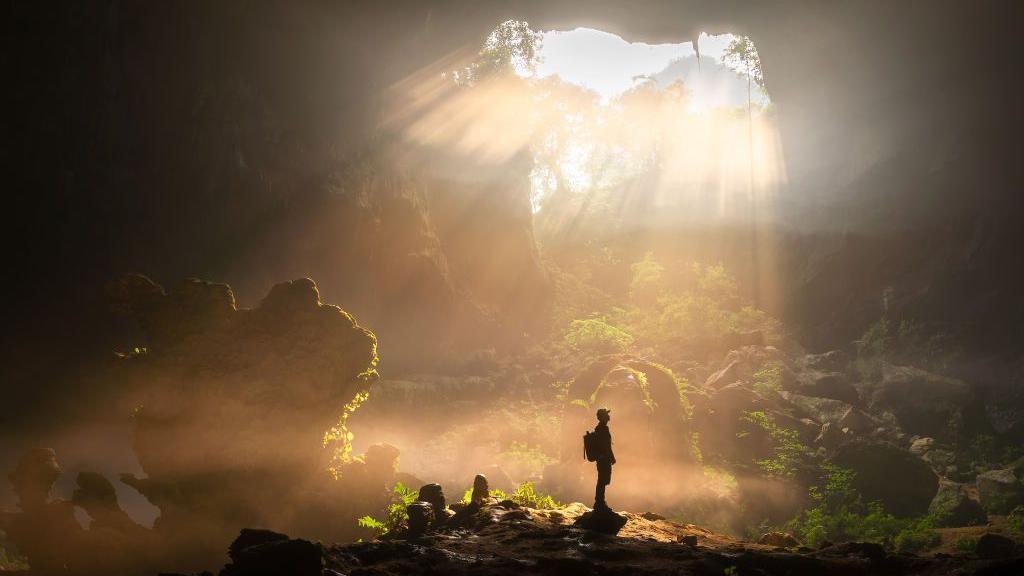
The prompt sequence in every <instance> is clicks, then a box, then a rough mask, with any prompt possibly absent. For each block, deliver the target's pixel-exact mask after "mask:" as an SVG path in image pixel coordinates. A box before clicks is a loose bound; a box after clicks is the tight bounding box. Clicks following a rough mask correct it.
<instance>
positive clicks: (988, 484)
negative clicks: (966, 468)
mask: <svg viewBox="0 0 1024 576" xmlns="http://www.w3.org/2000/svg"><path fill="white" fill-rule="evenodd" d="M975 482H976V483H977V486H978V500H980V501H981V505H982V506H983V507H984V508H985V510H988V511H989V512H990V513H992V514H1007V513H1009V512H1010V511H1011V510H1013V509H1014V508H1015V507H1016V506H1018V505H1020V504H1024V458H1021V459H1019V460H1017V461H1016V462H1014V463H1013V464H1011V465H1010V466H1008V467H1006V468H1002V469H999V470H989V471H988V472H983V473H981V474H978V478H977V480H976V481H975Z"/></svg>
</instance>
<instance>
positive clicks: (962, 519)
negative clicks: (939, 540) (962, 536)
mask: <svg viewBox="0 0 1024 576" xmlns="http://www.w3.org/2000/svg"><path fill="white" fill-rule="evenodd" d="M928 514H929V515H932V516H934V517H936V518H938V522H939V526H942V527H953V526H978V525H981V524H984V523H985V522H986V521H987V520H988V517H987V516H986V515H985V510H984V509H982V507H981V504H979V503H978V502H977V501H976V500H972V499H971V498H970V497H969V496H968V494H967V490H966V488H965V487H964V485H962V484H957V483H955V482H941V483H939V491H938V492H937V493H936V494H935V498H933V499H932V502H931V504H929V505H928Z"/></svg>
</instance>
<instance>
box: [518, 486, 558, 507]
mask: <svg viewBox="0 0 1024 576" xmlns="http://www.w3.org/2000/svg"><path fill="white" fill-rule="evenodd" d="M509 500H511V501H513V502H515V503H516V504H519V505H520V506H525V507H527V508H537V509H538V510H553V509H555V508H558V506H559V505H558V502H555V499H554V498H552V497H551V496H550V495H548V494H538V493H537V491H536V490H534V488H533V483H532V482H523V483H522V484H520V485H519V487H518V488H516V491H515V492H513V493H512V494H511V495H510V496H509Z"/></svg>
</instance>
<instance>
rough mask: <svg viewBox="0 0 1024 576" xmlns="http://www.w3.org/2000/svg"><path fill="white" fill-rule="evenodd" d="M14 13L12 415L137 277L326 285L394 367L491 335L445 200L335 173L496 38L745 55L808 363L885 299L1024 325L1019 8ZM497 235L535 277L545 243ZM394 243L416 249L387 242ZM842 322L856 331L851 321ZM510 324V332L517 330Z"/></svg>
mask: <svg viewBox="0 0 1024 576" xmlns="http://www.w3.org/2000/svg"><path fill="white" fill-rule="evenodd" d="M6 10H7V14H6V15H7V18H5V21H6V22H7V23H8V26H9V28H10V30H9V32H10V33H9V34H5V41H6V43H7V50H5V54H7V55H8V58H9V61H10V67H9V70H10V76H11V82H10V85H11V86H12V89H11V90H9V91H7V92H6V93H5V94H4V96H3V98H4V101H5V103H6V107H7V109H8V116H9V119H10V122H9V129H8V130H9V137H8V145H6V146H5V147H4V149H3V156H2V157H3V159H4V162H5V164H6V165H7V168H8V170H7V172H8V174H9V183H8V199H9V200H8V202H9V208H10V209H8V210H5V211H4V212H5V222H4V224H5V225H4V226H3V234H4V236H5V237H4V246H6V247H7V249H6V250H5V262H6V263H7V266H8V271H9V272H10V274H11V276H12V277H14V278H19V279H21V280H19V281H15V282H8V283H5V285H4V298H3V302H4V304H5V310H4V313H5V317H6V318H8V319H9V322H10V326H12V328H11V330H9V331H8V332H7V334H5V335H4V339H5V340H4V342H3V343H4V350H5V352H6V357H5V364H6V365H7V366H9V368H8V370H9V374H10V382H12V384H11V385H10V389H11V401H10V402H7V403H5V404H4V410H3V415H4V417H5V418H4V420H5V421H8V422H18V421H21V420H23V418H22V415H23V411H21V410H20V409H19V408H18V407H19V406H24V405H39V404H40V402H39V398H40V397H39V394H43V393H44V392H42V391H41V390H43V388H42V387H38V386H35V387H34V386H31V385H30V383H34V382H40V381H46V382H53V383H54V384H53V385H54V386H55V387H57V388H56V389H59V386H60V384H59V383H60V382H63V381H66V380H67V370H68V368H67V367H66V366H67V365H78V363H76V362H75V361H74V360H69V361H68V362H64V363H52V362H39V361H38V359H39V358H45V357H46V356H47V350H49V349H51V348H57V349H61V350H63V351H65V354H67V355H68V358H71V359H73V358H78V359H84V358H88V357H91V356H96V355H100V354H105V353H107V352H108V351H109V350H110V349H111V348H115V347H117V346H118V345H120V344H123V343H125V342H130V341H131V340H130V339H128V338H126V337H124V336H123V326H120V325H117V324H116V323H113V322H111V321H110V320H109V318H108V317H107V316H106V312H105V309H104V306H103V304H102V286H103V283H104V282H105V281H106V280H108V279H109V278H111V277H112V276H114V275H116V274H118V273H121V272H125V271H143V272H147V273H149V274H151V275H152V276H153V277H154V278H156V279H158V280H163V281H176V280H177V279H178V278H181V277H187V276H202V277H204V278H211V279H215V280H220V281H227V282H230V284H231V285H232V286H233V287H234V288H235V292H236V295H237V296H238V298H239V299H240V302H241V303H242V304H252V303H254V302H255V300H256V298H258V297H259V296H260V295H261V294H262V293H263V291H264V290H266V288H267V286H269V285H271V284H272V283H274V282H275V281H278V280H280V279H281V278H288V277H300V276H310V277H313V278H315V279H316V280H317V281H318V283H319V285H320V289H321V292H322V293H323V294H324V297H325V299H328V300H329V301H332V302H339V303H341V304H342V305H344V306H345V308H346V309H347V310H350V311H351V312H352V313H353V314H354V315H355V316H356V318H357V319H358V320H359V321H360V323H362V324H365V325H368V326H370V327H372V328H374V330H375V331H376V332H377V333H378V335H379V336H380V340H381V353H382V357H383V358H385V360H384V365H383V367H382V368H383V369H384V370H387V366H388V364H387V362H388V361H389V360H388V358H390V357H396V358H397V357H398V356H400V354H399V352H398V351H399V350H401V349H402V348H406V349H413V348H414V347H416V346H417V345H419V344H422V343H424V342H430V343H431V344H433V343H435V342H438V343H440V344H438V347H437V348H436V349H431V350H430V351H429V352H428V353H427V354H424V356H425V357H426V358H428V359H429V358H436V356H437V354H439V353H441V352H442V351H443V350H444V349H446V348H450V347H451V342H452V340H451V339H452V338H454V336H452V335H451V334H452V333H453V332H454V333H457V332H458V330H453V328H452V326H453V325H452V323H451V321H450V319H451V318H456V317H460V318H461V317H466V318H470V320H466V322H467V324H465V325H466V326H480V327H481V328H479V329H480V330H481V331H484V330H491V329H492V327H493V326H494V325H501V324H502V322H501V319H500V318H499V319H497V320H496V321H494V322H491V321H490V320H488V319H487V316H488V311H487V310H486V309H488V308H500V307H501V306H498V305H497V304H501V303H502V299H501V295H500V294H497V293H494V292H490V291H489V290H491V288H493V286H494V285H496V284H500V281H499V280H500V275H499V276H494V275H493V274H492V275H491V276H487V275H486V274H485V275H483V276H479V275H477V274H478V271H477V270H476V269H475V268H474V267H473V265H474V264H475V265H476V266H477V267H480V258H482V257H483V256H484V255H486V253H487V250H488V247H487V245H482V246H480V247H479V252H478V253H470V254H460V253H457V252H458V251H457V250H454V249H453V250H449V249H448V248H446V246H445V243H446V238H447V240H448V241H449V243H450V240H451V238H452V231H451V229H446V228H445V226H444V225H443V224H444V219H443V214H444V213H445V212H450V210H448V209H446V208H445V207H444V206H443V203H442V204H438V205H437V206H436V209H437V214H436V215H432V214H431V206H430V198H432V197H433V198H435V199H436V198H441V197H443V196H444V195H445V194H446V193H447V192H450V190H451V187H446V186H447V185H446V184H445V183H444V182H443V179H442V180H432V181H431V180H428V179H423V180H415V179H413V180H411V181H410V180H402V178H404V177H407V176H408V175H407V174H397V175H391V174H388V173H387V169H386V167H385V169H383V173H381V172H380V171H378V172H377V173H375V176H374V178H375V179H374V178H371V179H369V180H368V181H371V182H376V183H377V185H376V188H373V189H372V190H371V189H368V188H367V189H365V190H364V191H366V190H369V191H368V192H366V193H365V194H362V195H355V196H353V195H349V194H346V193H345V190H346V188H344V187H343V186H342V187H341V188H339V186H338V183H337V174H338V173H339V171H344V170H345V167H346V166H347V165H348V163H350V162H352V161H353V158H358V153H360V151H364V150H366V149H367V148H368V147H370V148H372V147H373V146H374V145H375V137H376V135H377V134H378V126H377V119H378V118H379V113H380V109H381V106H382V95H383V94H385V93H386V91H387V89H388V87H390V86H392V85H393V84H394V83H395V82H398V81H401V80H402V79H403V78H406V77H407V76H409V75H410V74H413V73H414V72H415V71H417V70H420V69H422V68H423V67H425V66H428V65H430V64H433V63H435V62H437V61H439V60H441V59H443V58H445V57H447V56H449V55H450V54H451V53H452V52H453V51H456V50H460V49H462V50H465V49H467V48H468V49H470V50H471V49H472V47H474V46H477V45H479V43H480V41H481V40H482V39H483V37H484V36H485V35H486V33H487V32H488V31H489V30H490V29H491V28H492V27H493V26H494V25H495V24H496V23H498V22H500V21H502V20H504V19H506V18H525V19H527V20H528V21H530V23H531V24H532V25H533V26H534V27H535V28H539V29H553V28H558V29H569V28H572V27H575V26H593V27H599V28H601V29H604V30H608V31H611V32H615V33H618V34H620V35H622V36H623V37H624V38H626V39H627V40H630V41H648V42H663V41H685V40H688V39H691V38H694V37H696V35H697V33H698V32H699V31H702V30H703V31H708V32H712V33H715V32H719V33H720V32H727V31H732V32H740V33H745V34H749V35H750V36H752V37H753V39H754V41H755V43H756V44H757V46H758V48H759V51H760V53H761V56H762V60H763V66H764V71H765V76H766V78H767V82H768V89H769V91H770V92H771V94H772V97H773V100H774V102H775V104H776V106H777V111H778V115H779V121H780V127H781V128H780V129H781V132H782V138H783V146H784V151H785V155H786V165H787V170H788V174H789V186H788V188H787V189H786V190H785V191H784V192H783V193H782V194H781V195H780V198H779V199H778V200H777V204H776V205H775V206H774V207H773V208H774V210H775V211H776V213H777V218H778V223H779V226H780V227H785V228H786V229H787V230H790V229H792V230H793V233H794V234H795V235H796V236H797V237H796V239H795V240H793V242H794V245H795V246H797V247H800V246H807V245H810V247H805V248H802V250H804V252H800V251H799V250H796V251H794V254H797V255H798V256H799V257H794V258H793V259H791V261H789V263H788V264H787V266H789V268H786V269H785V271H784V272H785V275H784V276H785V278H786V281H787V283H788V284H787V285H786V286H785V287H784V294H785V298H784V302H783V303H782V304H781V307H780V310H781V312H782V313H783V315H784V316H785V317H786V319H787V320H789V321H791V322H792V323H793V325H794V326H796V327H797V328H799V329H800V330H802V331H803V332H802V333H803V334H804V335H805V336H806V338H805V340H812V342H809V343H808V344H810V345H812V346H813V345H814V344H815V342H822V343H823V344H832V343H834V342H841V341H845V339H847V338H848V337H849V336H850V335H851V334H856V333H857V330H858V329H859V328H861V327H862V326H863V323H864V322H865V321H866V320H867V319H869V318H871V317H872V316H873V315H876V314H877V313H879V311H880V308H881V305H882V304H881V302H882V299H881V293H882V291H883V290H884V289H885V288H886V287H888V286H893V285H895V286H897V288H898V289H897V290H896V295H897V298H896V299H895V301H897V302H899V303H901V305H903V306H905V307H906V308H907V309H908V310H912V311H916V312H917V313H920V314H922V315H925V316H929V317H931V318H933V319H936V320H939V321H944V322H945V323H947V324H959V325H965V326H970V327H972V328H971V333H970V335H971V336H972V337H973V338H974V339H975V342H976V343H977V345H978V346H979V347H980V348H992V349H999V348H1002V349H1006V348H1012V344H1013V342H1015V337H1016V336H1017V335H1018V334H1019V329H1018V328H1017V327H1018V326H1019V325H1020V321H1021V320H1022V319H1024V313H1022V306H1024V304H1022V303H1021V302H1020V299H1019V298H1015V297H1013V295H1012V293H1011V291H1012V289H1013V288H1014V287H1015V286H1016V285H1017V284H1018V281H1019V280H1020V272H1019V267H1018V266H1017V264H1016V262H1017V259H1016V254H1015V246H1016V245H1017V244H1018V243H1019V241H1020V240H1021V238H1020V234H1021V232H1020V231H1019V230H1020V227H1019V226H1016V225H1015V222H1014V220H1015V218H1016V214H1017V213H1018V211H1019V208H1020V204H1021V200H1020V198H1019V197H1018V195H1017V194H1016V191H1017V190H1018V189H1019V183H1020V180H1021V178H1020V176H1021V174H1020V169H1019V167H1018V165H1017V163H1016V162H1015V158H1016V157H1018V156H1019V153H1020V145H1019V143H1018V142H1017V141H1016V139H1015V131H1016V128H1017V127H1019V126H1020V124H1021V123H1020V114H1021V113H1020V110H1019V107H1015V106H1013V105H1012V95H1013V94H1014V93H1015V92H1014V87H1013V83H1014V82H1015V81H1016V79H1015V78H1012V77H1009V75H1008V74H1007V73H1006V72H1005V71H1008V70H1012V69H1013V68H1014V64H1015V60H1014V58H1015V57H1014V51H1013V50H1012V49H1011V48H1012V42H1013V38H1014V26H1015V23H1016V22H1019V21H1020V18H1019V16H1020V10H1021V8H1020V6H1019V4H1016V3H1008V2H996V1H992V2H979V3H971V4H969V5H968V4H965V3H960V2H952V1H940V2H925V1H909V2H898V3H892V2H882V1H870V2H856V3H817V2H816V3H808V2H798V1H795V0H794V1H789V0H780V1H778V2H759V3H754V4H752V3H746V2H737V1H731V2H730V1H727V2H721V1H710V0H693V1H687V2H678V1H677V2H671V1H667V0H649V1H644V2H629V3H627V2H612V1H610V0H598V1H593V2H586V3H583V2H571V1H553V2H542V1H539V0H523V1H503V2H497V1H496V2H486V3H485V2H475V1H469V0H449V1H440V0H435V1H426V2H401V1H398V0H394V1H381V2H301V3H292V2H289V3H284V2H266V1H259V2H250V3H231V2H223V3H207V2H175V3H160V4H152V3H149V2H125V1H116V0H103V1H100V0H96V1H92V2H81V3H75V4H65V3H45V2H44V3H14V4H11V5H9V6H8V7H7V9H6ZM396 182H405V183H404V184H396ZM431 186H433V188H431ZM373 190H376V192H375V191H373ZM517 194H521V192H516V191H514V190H510V191H508V192H507V194H502V195H496V196H495V197H494V198H495V200H493V201H495V202H499V204H497V205H495V206H494V208H495V210H494V212H496V213H500V212H501V205H500V202H505V201H508V202H513V204H514V205H515V206H518V207H519V208H518V210H519V211H518V212H516V211H515V210H513V211H510V213H511V214H520V215H521V208H522V207H523V206H526V205H527V202H528V199H526V198H522V197H521V196H517ZM396 198H397V200H396ZM474 198H476V200H477V201H483V202H491V201H492V200H491V199H489V198H488V196H487V195H482V194H478V195H475V196H474ZM424 199H426V201H424ZM398 223H401V224H398ZM406 224H408V225H409V226H411V228H410V229H411V230H413V232H408V230H409V229H407V228H406ZM504 224H506V225H508V226H509V227H510V228H511V229H514V231H515V232H516V234H515V237H516V238H518V240H517V242H518V245H517V250H518V253H520V254H523V255H524V256H523V258H524V259H525V260H524V261H527V262H528V261H529V260H530V258H533V256H531V255H535V247H534V246H533V245H532V243H533V238H532V230H531V229H530V223H529V222H523V221H522V219H521V218H520V220H519V221H515V220H514V219H510V220H508V221H506V222H504ZM396 228H401V229H402V230H403V231H405V232H407V233H400V234H398V236H399V237H401V238H402V240H401V241H396V242H393V243H392V242H390V239H391V238H393V237H394V236H395V234H394V230H395V229H396ZM816 235H823V236H824V237H825V238H826V239H827V240H829V241H828V242H818V239H819V237H818V236H816ZM475 238H476V239H481V238H482V239H484V240H486V238H487V235H486V234H481V233H478V234H476V236H475ZM879 238H881V239H883V240H884V241H880V240H879ZM937 240H938V241H937ZM382 243H383V246H382ZM894 246H895V247H896V249H895V250H894V249H891V248H892V247H894ZM829 247H831V248H829ZM823 251H824V252H823ZM901 254H905V255H906V256H905V257H904V256H900V255H901ZM396 259H397V261H398V262H403V263H404V264H396V263H395V262H396ZM822 263H825V264H822ZM482 268H483V269H484V270H486V269H487V267H486V266H484V267H482ZM531 273H532V274H533V275H534V276H533V277H535V278H537V279H543V273H542V271H540V270H538V269H534V270H532V271H531ZM837 275H838V278H852V279H854V280H856V281H855V282H849V281H838V280H837ZM396 279H399V280H401V281H404V282H406V283H407V284H409V285H411V286H413V287H415V289H417V290H419V289H422V290H423V292H422V293H420V292H414V294H416V297H417V298H419V297H422V298H423V301H427V302H432V303H438V305H437V306H436V307H434V308H433V309H432V310H431V311H430V312H429V313H427V316H426V317H423V318H415V317H412V316H410V315H415V314H416V311H415V310H412V311H410V310H408V309H405V308H398V309H395V310H394V311H393V312H392V309H391V307H389V306H387V305H386V303H385V302H384V300H382V299H381V298H380V297H381V296H386V295H388V294H389V293H381V292H379V290H378V288H379V287H380V286H381V285H383V284H389V283H392V282H397V280H396ZM474 290H475V291H476V292H477V294H473V292H474ZM389 297H390V296H389ZM529 298H531V299H532V298H537V296H536V295H530V296H529ZM526 301H528V300H527V299H525V298H524V300H523V302H526ZM851 302H852V305H851V304H850V303H851ZM837 303H842V306H843V307H844V309H845V308H852V309H854V310H857V311H858V312H857V314H856V315H852V316H850V315H847V316H844V315H842V314H839V315H837V314H836V313H835V309H836V307H837ZM513 304H514V303H513ZM502 305H503V306H505V309H506V310H508V311H509V314H508V317H515V315H518V314H521V313H522V310H523V307H522V305H521V303H520V305H519V306H516V305H509V304H508V303H504V304H502ZM460 309H465V310H468V311H467V312H465V313H461V312H458V310H460ZM378 325H379V326H380V328H378ZM516 328H518V326H516ZM389 333H390V334H395V335H396V338H398V339H399V341H396V347H395V350H396V353H395V354H394V355H393V356H389V355H388V351H389V346H390V345H391V342H392V341H393V340H392V339H391V338H390V337H389ZM410 334H411V336H408V339H407V341H404V342H401V341H400V339H401V338H402V337H405V336H407V335H410ZM484 344H487V342H486V341H485V342H484ZM6 360H9V361H6ZM409 361H410V363H411V364H412V365H416V364H417V363H419V362H424V361H427V360H425V359H424V358H422V357H421V358H416V357H411V358H410V359H409ZM53 390H54V389H49V388H47V389H46V392H45V393H46V394H51V393H52V392H53ZM68 398H69V400H68V402H73V401H74V396H73V395H71V396H69V397H68ZM60 402H61V400H59V399H58V400H56V403H57V404H60ZM53 413H54V414H59V413H60V410H54V411H53ZM8 416H9V418H8ZM25 418H27V416H25ZM52 418H53V421H54V422H56V421H57V420H59V418H58V417H57V416H53V417H52Z"/></svg>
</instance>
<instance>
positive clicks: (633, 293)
mask: <svg viewBox="0 0 1024 576" xmlns="http://www.w3.org/2000/svg"><path fill="white" fill-rule="evenodd" d="M631 269H632V273H633V278H632V282H631V283H630V290H629V293H630V302H629V306H627V307H625V308H616V309H614V310H613V311H612V313H611V314H610V316H609V318H610V319H609V323H610V324H612V325H614V326H616V327H618V328H621V329H622V330H624V331H625V332H627V333H629V334H632V335H635V336H636V339H637V344H638V345H640V346H645V347H651V348H654V349H655V350H656V351H658V352H662V353H673V352H678V350H679V349H689V348H695V347H698V348H699V345H701V344H707V343H709V342H710V343H713V342H718V341H721V340H722V339H723V338H724V337H725V336H727V335H729V334H734V333H747V332H753V331H761V332H762V333H763V334H764V335H765V336H766V337H768V338H772V337H775V336H776V334H777V331H778V323H777V322H776V321H775V320H773V319H771V318H770V317H769V316H768V315H767V314H765V313H764V312H763V311H761V310H758V309H756V308H754V307H753V306H750V305H749V304H746V303H744V302H743V301H742V298H741V297H740V294H739V288H738V286H737V283H736V279H735V278H733V277H732V275H730V274H729V273H728V271H727V270H726V269H725V267H724V266H722V265H721V264H714V265H705V264H700V263H697V262H692V263H689V264H684V265H675V266H666V265H664V264H662V263H661V262H659V261H657V260H656V259H655V257H654V255H653V254H652V253H650V252H649V253H647V254H646V255H645V256H644V258H643V259H642V260H640V261H638V262H636V263H634V264H633V266H632V267H631Z"/></svg>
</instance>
